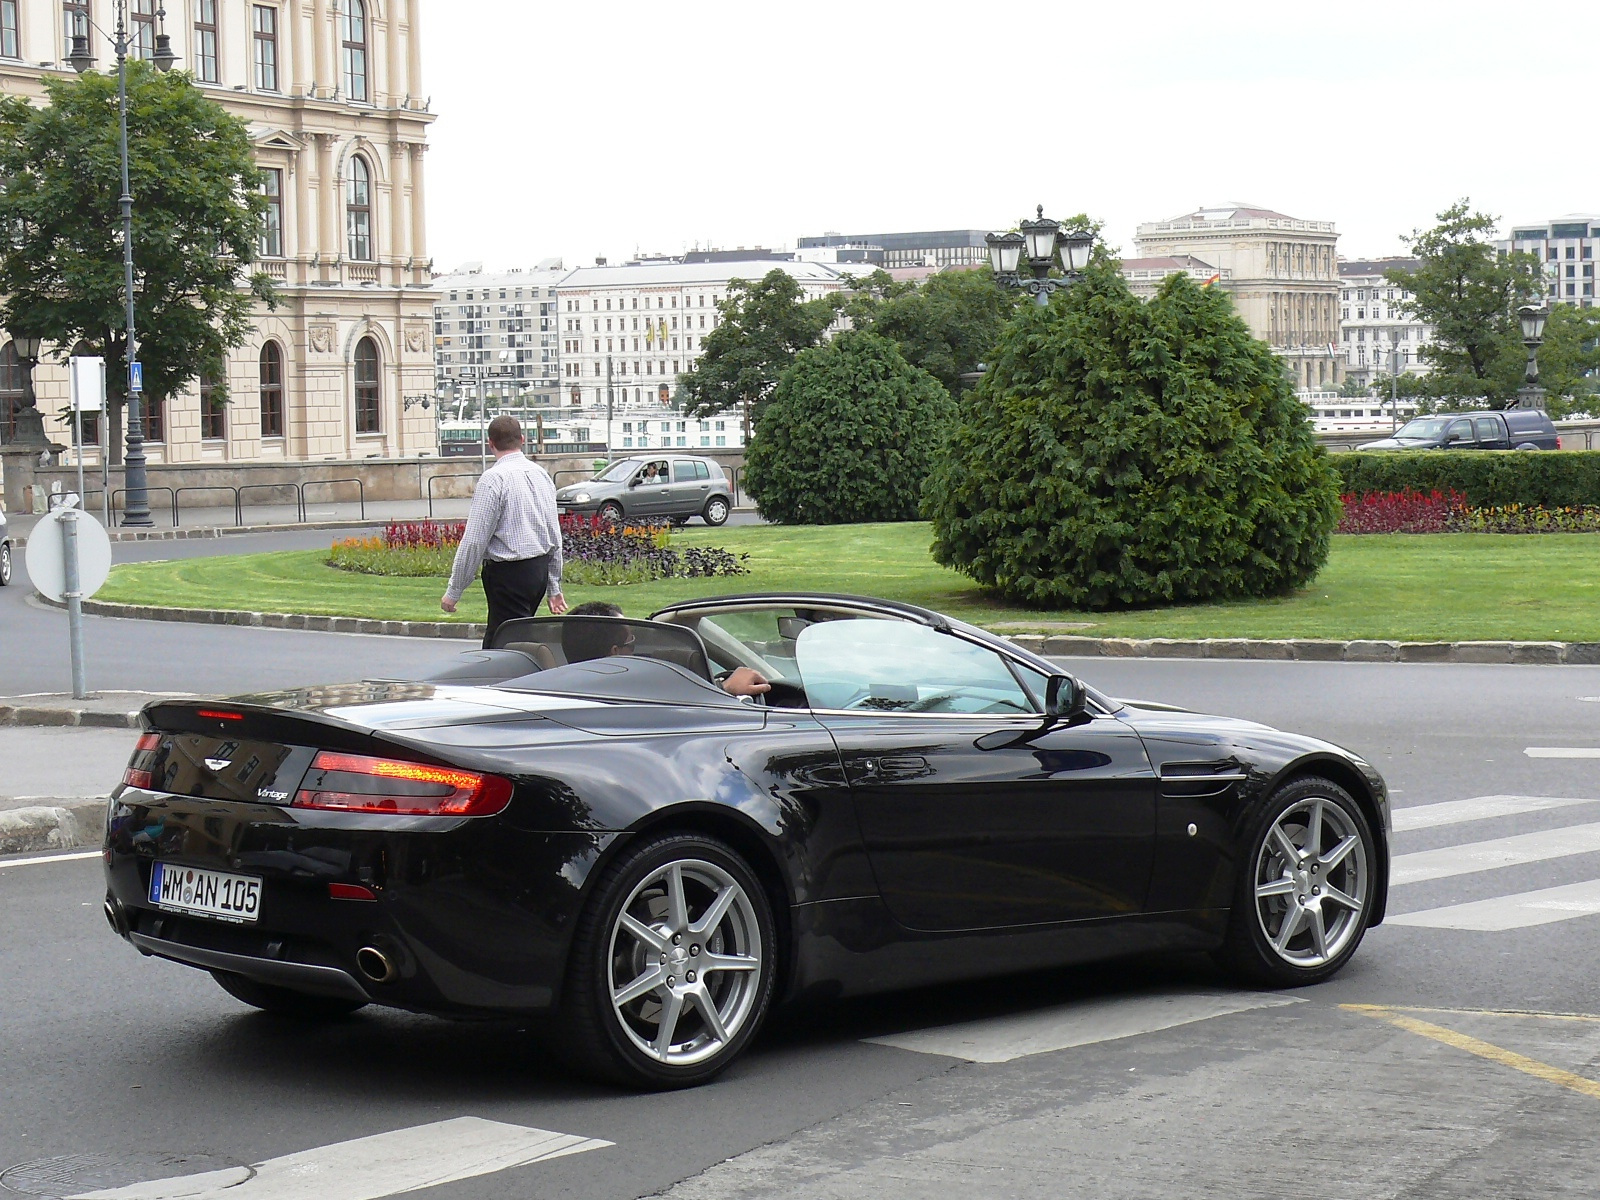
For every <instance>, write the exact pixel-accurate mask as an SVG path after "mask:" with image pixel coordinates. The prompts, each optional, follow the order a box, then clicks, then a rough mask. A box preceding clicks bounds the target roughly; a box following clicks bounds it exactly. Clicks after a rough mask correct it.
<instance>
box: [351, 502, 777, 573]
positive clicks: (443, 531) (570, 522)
mask: <svg viewBox="0 0 1600 1200" xmlns="http://www.w3.org/2000/svg"><path fill="white" fill-rule="evenodd" d="M465 529H466V526H465V524H463V523H462V522H460V521H456V522H444V521H395V522H391V523H390V524H389V525H387V526H385V528H384V531H383V535H382V536H381V537H369V538H346V539H343V540H340V541H336V542H334V543H333V548H332V549H331V550H330V551H329V553H328V559H327V562H328V565H329V566H330V567H338V568H340V569H341V570H345V571H356V572H360V573H363V574H367V575H392V576H408V577H423V576H434V577H438V578H448V577H449V575H450V566H451V564H452V563H453V562H454V561H455V554H456V547H457V546H458V545H459V544H460V542H461V535H462V533H463V532H464V531H465ZM670 534H671V527H670V526H668V525H613V524H611V523H610V522H606V521H601V520H599V519H598V518H594V517H580V516H565V517H562V518H561V540H562V547H563V552H564V558H565V567H564V569H563V572H562V580H563V582H567V583H575V584H579V585H604V586H615V585H622V584H630V583H648V582H650V581H652V580H656V579H680V578H691V579H692V578H699V577H705V576H712V575H745V574H748V573H749V569H748V568H747V567H746V566H745V565H744V564H745V561H746V560H747V559H748V558H749V555H748V554H738V555H735V554H731V553H729V552H728V551H726V550H721V549H718V548H717V547H715V546H686V547H684V548H683V549H681V550H675V549H673V548H672V547H671V546H670V545H669V544H668V543H669V542H670V540H671V537H670Z"/></svg>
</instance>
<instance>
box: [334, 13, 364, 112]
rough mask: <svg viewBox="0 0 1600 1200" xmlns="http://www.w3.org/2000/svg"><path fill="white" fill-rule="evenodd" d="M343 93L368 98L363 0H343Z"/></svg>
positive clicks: (349, 98) (350, 98) (358, 98)
mask: <svg viewBox="0 0 1600 1200" xmlns="http://www.w3.org/2000/svg"><path fill="white" fill-rule="evenodd" d="M340 22H341V24H343V26H344V94H345V98H346V99H347V100H369V99H371V97H370V96H369V95H368V94H367V6H366V3H365V0H345V10H344V15H343V16H342V17H341V18H340Z"/></svg>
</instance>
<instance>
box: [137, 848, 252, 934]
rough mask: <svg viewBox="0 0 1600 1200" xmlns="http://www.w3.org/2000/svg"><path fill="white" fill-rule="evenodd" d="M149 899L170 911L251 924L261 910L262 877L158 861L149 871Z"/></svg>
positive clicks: (157, 905)
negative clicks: (229, 873) (257, 877)
mask: <svg viewBox="0 0 1600 1200" xmlns="http://www.w3.org/2000/svg"><path fill="white" fill-rule="evenodd" d="M150 903H151V904H154V905H155V906H156V907H157V908H164V909H166V910H167V911H168V912H181V913H191V914H193V915H195V916H201V917H214V918H216V919H217V920H219V921H232V922H233V923H235V924H237V925H248V924H250V923H252V922H254V921H255V919H256V918H257V917H258V916H259V915H260V914H261V880H259V879H252V878H251V877H250V876H248V875H226V874H224V873H223V872H221V871H205V870H201V869H200V868H199V867H180V866H176V865H174V864H173V863H159V862H158V863H156V865H155V868H154V869H153V870H152V871H151V872H150Z"/></svg>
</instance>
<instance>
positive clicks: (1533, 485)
mask: <svg viewBox="0 0 1600 1200" xmlns="http://www.w3.org/2000/svg"><path fill="white" fill-rule="evenodd" d="M1329 461H1330V462H1331V463H1332V464H1333V468H1334V470H1335V471H1337V472H1338V473H1339V479H1340V481H1341V484H1342V488H1341V490H1343V491H1345V492H1350V493H1352V494H1354V495H1357V496H1364V495H1366V494H1368V493H1369V492H1403V491H1415V492H1431V491H1435V490H1438V491H1441V492H1460V493H1461V494H1462V495H1464V496H1465V497H1466V498H1467V503H1468V504H1470V505H1472V506H1473V507H1474V508H1488V507H1493V506H1497V505H1505V504H1533V505H1538V506H1540V507H1543V508H1564V507H1567V506H1570V505H1582V504H1600V450H1561V451H1555V452H1552V451H1548V450H1412V451H1403V450H1387V451H1386V450H1368V451H1365V452H1363V451H1352V452H1351V453H1349V454H1335V455H1333V456H1331V458H1330V459H1329Z"/></svg>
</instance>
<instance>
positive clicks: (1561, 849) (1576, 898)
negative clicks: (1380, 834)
mask: <svg viewBox="0 0 1600 1200" xmlns="http://www.w3.org/2000/svg"><path fill="white" fill-rule="evenodd" d="M1537 749H1539V748H1537V747H1534V748H1531V749H1530V754H1532V751H1533V750H1537ZM1543 756H1550V757H1554V756H1555V755H1540V757H1543ZM1584 804H1600V798H1591V799H1579V798H1574V797H1560V796H1474V797H1472V798H1470V799H1466V800H1451V801H1445V802H1442V803H1438V804H1425V805H1415V806H1412V807H1410V808H1403V809H1397V810H1395V812H1394V814H1393V815H1394V828H1395V831H1396V832H1397V833H1406V832H1411V831H1414V830H1421V829H1433V828H1438V827H1440V826H1447V825H1458V824H1468V823H1471V822H1475V821H1485V820H1492V819H1495V818H1500V817H1508V816H1518V815H1521V814H1524V813H1535V812H1548V811H1551V810H1556V809H1561V808H1568V807H1573V806H1577V805H1584ZM1597 853H1600V822H1586V823H1583V824H1576V825H1566V826H1562V827H1559V828H1555V829H1541V830H1534V831H1531V832H1528V833H1517V834H1510V835H1507V836H1505V837H1499V838H1488V839H1483V840H1480V841H1470V842H1463V843H1459V844H1457V845H1453V846H1439V847H1435V848H1433V849H1430V850H1418V851H1413V852H1411V853H1407V854H1397V855H1395V857H1394V860H1393V863H1392V870H1391V875H1390V881H1389V882H1390V884H1391V886H1392V887H1395V888H1401V889H1404V888H1407V887H1410V886H1412V885H1417V884H1424V883H1428V882H1431V881H1435V880H1441V879H1452V878H1456V877H1459V876H1469V875H1481V876H1482V877H1483V881H1484V883H1485V884H1487V885H1489V886H1493V881H1494V880H1495V879H1496V878H1497V877H1496V876H1495V874H1494V872H1496V871H1497V870H1499V869H1500V868H1502V867H1518V866H1527V865H1530V864H1534V863H1542V862H1551V861H1558V860H1561V859H1566V858H1572V857H1575V856H1579V855H1585V854H1597ZM1518 878H1519V882H1523V881H1525V880H1526V879H1527V876H1526V875H1525V874H1524V875H1522V876H1520V877H1518ZM1472 886H1474V887H1476V886H1477V881H1474V884H1473V885H1472ZM1480 895H1481V890H1480ZM1408 898H1409V896H1408V893H1406V892H1403V891H1402V892H1399V893H1396V894H1394V895H1393V896H1392V897H1391V913H1390V916H1389V918H1388V922H1389V923H1390V924H1393V925H1402V926H1410V927H1413V928H1424V929H1463V930H1475V931H1480V932H1504V931H1506V930H1511V929H1521V928H1525V927H1527V926H1532V925H1546V924H1550V923H1552V922H1555V921H1567V920H1571V919H1573V918H1575V917H1585V916H1593V915H1600V880H1586V881H1584V882H1581V883H1572V884H1564V885H1561V886H1558V887H1545V888H1537V889H1534V890H1531V891H1522V892H1515V893H1510V894H1506V895H1499V896H1491V897H1488V898H1485V899H1477V900H1468V901H1464V902H1460V903H1455V904H1446V905H1441V906H1438V907H1433V908H1421V909H1413V910H1412V911H1410V912H1402V911H1393V910H1395V909H1401V908H1404V907H1405V904H1406V901H1407V899H1408Z"/></svg>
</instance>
